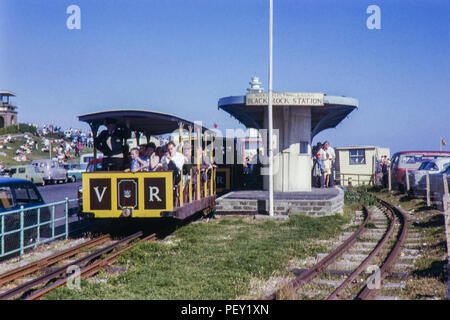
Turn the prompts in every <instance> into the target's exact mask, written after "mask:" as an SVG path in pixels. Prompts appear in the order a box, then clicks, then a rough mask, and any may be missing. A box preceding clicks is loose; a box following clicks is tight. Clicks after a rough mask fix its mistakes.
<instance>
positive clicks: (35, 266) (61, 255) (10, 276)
mask: <svg viewBox="0 0 450 320" xmlns="http://www.w3.org/2000/svg"><path fill="white" fill-rule="evenodd" d="M108 239H110V236H109V235H104V236H101V237H98V238H95V239H91V240H89V241H86V242H84V243H81V244H79V245H77V246H75V247H72V248H68V249H66V250H63V251H60V252H57V253H55V254H53V255H51V256H48V257H45V258H42V259H40V260H38V261H35V262H32V263H29V264H27V265H25V266H22V267H19V268H16V269H13V270H10V271H8V272H5V273H3V274H0V286H2V285H4V284H6V283H8V282H11V281H14V280H16V279H18V278H20V277H23V276H26V275H29V274H31V273H34V272H37V271H39V270H42V269H44V268H46V267H48V266H50V265H53V264H55V263H57V262H59V261H62V260H64V259H66V258H69V257H71V256H74V255H76V254H78V253H80V252H81V250H82V249H84V248H90V247H93V246H96V245H99V244H101V243H103V242H105V241H107V240H108Z"/></svg>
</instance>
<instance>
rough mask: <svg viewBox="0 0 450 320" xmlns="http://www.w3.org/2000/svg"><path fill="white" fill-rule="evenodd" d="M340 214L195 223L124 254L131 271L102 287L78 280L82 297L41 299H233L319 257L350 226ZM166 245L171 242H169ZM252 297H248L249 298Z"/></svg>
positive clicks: (62, 292)
mask: <svg viewBox="0 0 450 320" xmlns="http://www.w3.org/2000/svg"><path fill="white" fill-rule="evenodd" d="M352 214H353V212H351V210H349V209H348V208H347V209H346V210H345V211H344V214H342V215H335V216H326V217H320V218H312V217H308V216H304V215H300V214H294V215H292V216H291V217H290V219H289V220H283V221H279V220H260V219H257V220H256V219H253V218H252V217H242V216H227V217H222V218H218V219H213V220H209V221H208V222H206V221H197V222H194V223H191V224H189V225H187V226H184V227H182V228H180V229H178V230H176V231H175V232H174V233H173V235H171V236H170V237H169V239H166V241H157V242H150V243H142V244H139V245H137V246H136V247H135V248H133V249H131V250H130V251H128V252H126V253H124V254H122V255H121V256H120V259H119V263H120V264H122V265H127V267H128V270H127V271H126V272H123V273H121V274H119V275H110V276H109V277H108V281H107V282H106V283H94V282H88V281H82V283H81V284H82V289H81V290H80V291H76V290H68V289H67V288H59V289H57V290H56V291H53V292H51V293H49V294H48V295H47V296H46V297H45V298H46V299H193V300H197V299H235V298H238V297H240V296H242V295H247V297H250V298H251V297H253V298H262V297H260V296H252V295H251V294H249V292H250V287H251V283H264V282H266V281H268V280H269V278H270V277H273V276H286V275H288V274H289V270H288V269H289V268H288V265H289V261H292V260H298V259H304V258H306V257H308V256H313V255H315V254H317V253H318V252H320V251H321V250H323V246H320V245H316V244H314V242H313V241H312V240H315V239H328V238H331V237H336V236H337V235H338V234H340V233H341V232H342V229H343V226H344V225H345V224H346V223H348V222H349V221H350V219H351V218H352ZM168 240H170V241H168ZM249 295H250V296H249Z"/></svg>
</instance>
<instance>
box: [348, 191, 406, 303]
mask: <svg viewBox="0 0 450 320" xmlns="http://www.w3.org/2000/svg"><path fill="white" fill-rule="evenodd" d="M379 200H380V202H381V203H382V204H383V205H384V206H385V207H387V208H389V210H390V211H391V212H392V214H397V216H398V217H399V219H400V220H402V222H403V223H402V226H401V231H400V236H399V237H398V239H397V242H396V243H395V245H394V248H393V249H392V250H391V252H390V253H389V255H388V257H387V259H386V260H385V261H384V263H383V265H382V266H381V268H380V277H381V281H383V279H384V278H385V277H386V276H387V274H388V272H389V270H390V269H391V268H392V266H393V265H394V262H395V260H396V259H397V258H398V256H399V254H400V251H401V247H402V245H403V243H404V242H405V240H406V236H407V232H408V218H407V213H406V212H405V211H404V210H403V209H401V208H399V207H396V206H393V205H392V204H390V203H388V202H386V201H384V200H381V199H379ZM376 290H377V289H376V288H375V289H369V287H368V286H367V285H366V286H365V287H364V289H363V290H362V291H361V292H360V293H359V294H358V296H357V297H356V299H357V300H370V299H371V298H372V297H373V295H374V294H375V291H376Z"/></svg>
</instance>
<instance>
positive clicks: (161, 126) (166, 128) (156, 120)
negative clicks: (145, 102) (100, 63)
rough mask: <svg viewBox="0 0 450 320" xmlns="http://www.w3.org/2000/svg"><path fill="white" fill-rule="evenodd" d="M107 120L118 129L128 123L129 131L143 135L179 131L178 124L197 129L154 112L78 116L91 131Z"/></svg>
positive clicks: (190, 123) (172, 117) (95, 113)
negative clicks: (111, 121)
mask: <svg viewBox="0 0 450 320" xmlns="http://www.w3.org/2000/svg"><path fill="white" fill-rule="evenodd" d="M107 119H113V120H114V121H116V123H117V126H118V127H126V124H127V122H129V125H130V130H131V131H136V132H141V133H144V134H145V135H162V134H167V133H171V132H174V131H175V130H178V129H179V127H180V123H182V124H183V128H184V129H187V128H188V127H189V126H192V129H193V130H194V128H195V127H198V125H194V122H192V121H189V120H186V119H182V118H180V117H177V116H174V115H171V114H167V113H161V112H156V111H144V110H109V111H101V112H94V113H89V114H84V115H80V116H78V120H80V121H83V122H86V123H88V124H89V126H90V127H91V129H92V130H93V131H96V130H97V129H98V128H99V127H100V126H101V125H104V124H105V121H106V120H107ZM207 130H208V128H205V127H202V132H205V131H207Z"/></svg>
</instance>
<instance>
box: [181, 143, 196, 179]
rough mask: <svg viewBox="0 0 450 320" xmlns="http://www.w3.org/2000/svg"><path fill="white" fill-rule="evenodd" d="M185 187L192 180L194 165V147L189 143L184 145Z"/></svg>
mask: <svg viewBox="0 0 450 320" xmlns="http://www.w3.org/2000/svg"><path fill="white" fill-rule="evenodd" d="M183 156H184V164H183V186H184V185H186V184H187V183H188V182H189V180H190V179H191V169H192V166H194V164H193V163H192V147H191V144H190V143H189V142H186V143H185V144H184V145H183Z"/></svg>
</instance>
